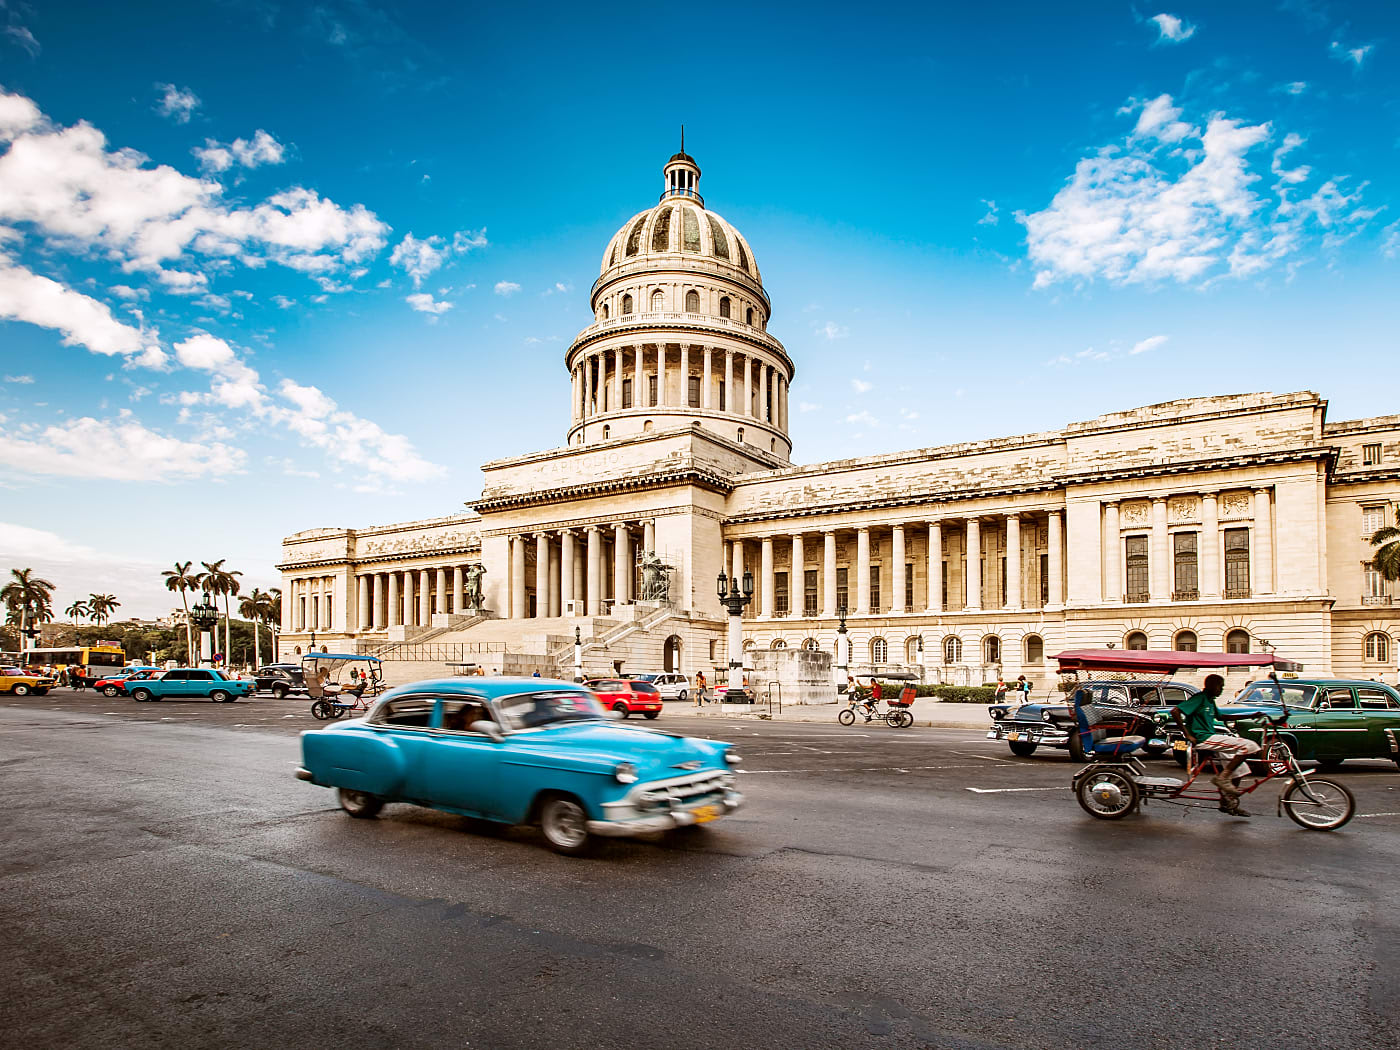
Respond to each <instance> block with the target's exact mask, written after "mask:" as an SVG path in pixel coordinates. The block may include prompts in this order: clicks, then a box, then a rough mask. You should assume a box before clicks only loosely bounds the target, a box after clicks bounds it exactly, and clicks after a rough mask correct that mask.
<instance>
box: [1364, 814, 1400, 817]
mask: <svg viewBox="0 0 1400 1050" xmlns="http://www.w3.org/2000/svg"><path fill="white" fill-rule="evenodd" d="M1357 816H1358V817H1400V813H1358V814H1357Z"/></svg>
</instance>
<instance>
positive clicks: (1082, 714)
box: [1074, 693, 1147, 755]
mask: <svg viewBox="0 0 1400 1050" xmlns="http://www.w3.org/2000/svg"><path fill="white" fill-rule="evenodd" d="M1082 695H1083V694H1082V693H1080V694H1077V696H1076V699H1075V703H1074V720H1075V722H1076V724H1077V725H1078V726H1079V742H1080V743H1081V744H1083V745H1084V753H1085V754H1086V755H1130V754H1132V753H1133V752H1134V751H1136V750H1138V749H1139V748H1141V747H1142V746H1143V745H1144V744H1146V743H1147V738H1146V737H1143V736H1111V735H1110V733H1111V732H1112V731H1113V730H1115V729H1117V730H1123V729H1126V728H1127V726H1128V723H1126V722H1104V721H1101V719H1102V718H1103V715H1102V714H1101V713H1100V712H1099V710H1098V708H1097V707H1096V706H1095V705H1094V704H1085V703H1080V702H1079V700H1078V696H1082Z"/></svg>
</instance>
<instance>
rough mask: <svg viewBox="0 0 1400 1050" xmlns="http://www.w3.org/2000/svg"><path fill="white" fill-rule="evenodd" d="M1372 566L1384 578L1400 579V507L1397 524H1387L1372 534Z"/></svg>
mask: <svg viewBox="0 0 1400 1050" xmlns="http://www.w3.org/2000/svg"><path fill="white" fill-rule="evenodd" d="M1371 546H1373V547H1375V548H1376V552H1375V554H1373V555H1372V556H1371V567H1372V568H1373V569H1375V570H1376V571H1377V572H1378V573H1380V574H1381V579H1383V580H1400V508H1396V511H1395V524H1394V525H1386V526H1383V527H1382V528H1379V529H1377V530H1376V531H1375V532H1374V533H1372V534H1371Z"/></svg>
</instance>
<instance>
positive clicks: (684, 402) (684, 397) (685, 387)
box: [681, 343, 690, 408]
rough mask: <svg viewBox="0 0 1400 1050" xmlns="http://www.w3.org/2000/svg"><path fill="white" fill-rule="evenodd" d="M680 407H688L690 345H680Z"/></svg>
mask: <svg viewBox="0 0 1400 1050" xmlns="http://www.w3.org/2000/svg"><path fill="white" fill-rule="evenodd" d="M681 406H682V407H683V408H689V407H690V344H689V343H682V344H681Z"/></svg>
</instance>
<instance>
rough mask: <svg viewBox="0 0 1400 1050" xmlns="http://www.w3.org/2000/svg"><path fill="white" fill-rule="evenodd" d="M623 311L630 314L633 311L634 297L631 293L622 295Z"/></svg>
mask: <svg viewBox="0 0 1400 1050" xmlns="http://www.w3.org/2000/svg"><path fill="white" fill-rule="evenodd" d="M622 312H623V313H625V314H630V313H631V312H632V297H631V296H630V295H624V296H623V297H622Z"/></svg>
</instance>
